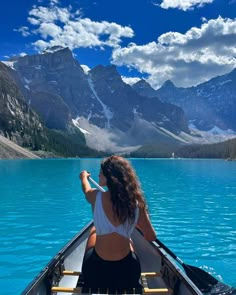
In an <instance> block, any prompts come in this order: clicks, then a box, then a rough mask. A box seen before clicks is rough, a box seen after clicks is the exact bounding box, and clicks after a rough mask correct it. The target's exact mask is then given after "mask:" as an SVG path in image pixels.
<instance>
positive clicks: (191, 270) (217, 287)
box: [155, 239, 236, 295]
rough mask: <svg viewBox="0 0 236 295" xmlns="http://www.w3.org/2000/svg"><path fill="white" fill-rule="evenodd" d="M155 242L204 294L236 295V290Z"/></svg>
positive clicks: (160, 243)
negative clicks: (179, 265) (180, 266)
mask: <svg viewBox="0 0 236 295" xmlns="http://www.w3.org/2000/svg"><path fill="white" fill-rule="evenodd" d="M155 242H156V243H157V244H158V245H159V246H161V248H163V249H164V250H165V251H166V252H167V253H168V254H169V255H170V256H171V257H172V258H174V259H175V260H176V261H178V262H179V263H180V264H181V265H182V266H183V268H184V270H185V272H186V274H187V276H188V277H189V278H190V279H191V281H192V282H193V283H194V284H195V285H196V286H197V287H198V289H200V290H201V291H202V292H203V293H208V294H212V295H213V294H224V295H227V294H236V289H235V288H232V287H231V286H229V285H226V284H224V283H222V282H219V281H218V280H217V279H216V278H214V277H213V276H211V275H210V274H209V273H208V272H206V271H204V270H203V269H201V268H198V267H196V266H192V265H187V264H185V263H184V262H183V261H182V260H181V259H180V258H179V257H178V256H176V255H175V254H174V253H173V252H172V251H171V250H170V249H169V248H167V247H166V246H165V245H164V244H163V243H162V242H161V241H160V240H158V239H156V240H155Z"/></svg>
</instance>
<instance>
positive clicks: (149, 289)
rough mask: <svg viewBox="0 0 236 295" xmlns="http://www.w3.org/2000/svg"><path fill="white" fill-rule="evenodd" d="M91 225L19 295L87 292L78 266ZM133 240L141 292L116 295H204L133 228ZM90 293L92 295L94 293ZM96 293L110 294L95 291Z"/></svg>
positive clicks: (166, 257) (165, 254)
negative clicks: (137, 258)
mask: <svg viewBox="0 0 236 295" xmlns="http://www.w3.org/2000/svg"><path fill="white" fill-rule="evenodd" d="M92 226H93V222H90V223H89V224H88V225H86V226H85V227H84V228H83V229H82V230H81V232H79V233H78V234H77V235H76V236H75V237H74V238H73V239H72V240H71V241H70V242H69V243H67V244H66V245H65V247H64V248H63V249H62V250H61V251H60V252H59V253H58V254H57V255H56V256H55V257H54V258H53V259H52V260H51V261H50V262H49V263H48V264H47V265H46V267H45V268H44V269H43V270H42V271H41V272H40V273H39V274H38V276H37V277H36V278H35V279H34V280H33V281H32V282H31V283H30V284H29V286H27V287H26V289H25V290H24V291H23V292H22V293H21V295H51V294H57V295H59V294H60V295H65V294H81V293H82V292H83V293H90V294H91V290H84V289H83V281H82V275H81V266H82V260H83V256H84V251H85V246H86V241H87V238H88V235H89V231H90V229H91V227H92ZM132 240H133V243H134V249H135V252H136V253H137V255H138V257H139V260H140V263H141V270H142V274H141V279H140V282H141V284H142V290H141V291H140V290H139V291H137V290H135V289H132V292H131V291H130V290H128V291H126V290H122V291H119V290H118V291H117V293H123V294H124V293H129V294H130V293H132V294H140V293H141V292H142V293H143V294H174V295H191V294H195V295H198V294H199V295H200V294H203V293H202V292H201V291H200V290H199V289H198V288H197V286H196V285H195V284H194V283H193V282H192V281H191V280H190V278H189V277H187V275H186V274H185V272H184V271H183V270H182V269H181V268H180V267H179V266H178V265H177V264H176V262H175V261H174V260H173V259H172V258H171V257H170V256H169V255H168V253H167V252H166V251H165V250H164V249H163V247H160V246H159V245H158V244H157V243H156V242H148V241H147V240H145V239H144V237H143V235H142V234H141V233H140V232H139V231H138V230H137V229H136V230H134V232H133V235H132ZM92 293H95V292H94V290H93V291H92ZM97 293H99V294H102V293H109V294H111V293H110V291H109V290H106V292H104V291H102V290H97Z"/></svg>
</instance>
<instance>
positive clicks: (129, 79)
mask: <svg viewBox="0 0 236 295" xmlns="http://www.w3.org/2000/svg"><path fill="white" fill-rule="evenodd" d="M121 78H122V80H123V81H124V82H125V83H126V84H129V85H133V84H135V83H137V82H138V81H140V80H141V79H140V78H136V77H125V76H121Z"/></svg>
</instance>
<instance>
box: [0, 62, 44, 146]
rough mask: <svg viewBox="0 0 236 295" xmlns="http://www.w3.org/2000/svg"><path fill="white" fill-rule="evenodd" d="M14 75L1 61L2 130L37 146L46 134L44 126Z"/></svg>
mask: <svg viewBox="0 0 236 295" xmlns="http://www.w3.org/2000/svg"><path fill="white" fill-rule="evenodd" d="M13 75H14V74H13V71H11V70H10V69H9V68H8V67H6V66H5V65H4V64H2V63H0V132H1V134H2V135H4V136H5V137H7V138H9V139H11V140H13V141H15V142H17V143H19V144H21V145H26V146H30V147H32V148H36V146H37V145H38V142H39V140H40V138H42V137H43V136H44V134H43V133H44V131H43V126H42V124H41V122H40V119H39V116H38V115H37V114H36V113H35V112H34V111H32V109H31V108H30V107H29V105H28V104H27V103H26V101H25V100H24V97H23V95H22V93H21V91H20V90H19V88H18V86H17V85H16V83H15V81H14V79H13V77H12V76H13Z"/></svg>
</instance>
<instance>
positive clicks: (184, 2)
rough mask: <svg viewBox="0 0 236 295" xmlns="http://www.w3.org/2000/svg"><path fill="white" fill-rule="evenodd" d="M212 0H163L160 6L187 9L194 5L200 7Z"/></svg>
mask: <svg viewBox="0 0 236 295" xmlns="http://www.w3.org/2000/svg"><path fill="white" fill-rule="evenodd" d="M213 1H214V0H163V1H162V2H161V4H160V6H161V7H162V8H163V9H169V8H177V9H180V10H184V11H187V10H190V9H193V8H195V7H202V6H204V5H205V4H208V3H212V2H213ZM158 5H159V4H158Z"/></svg>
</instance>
